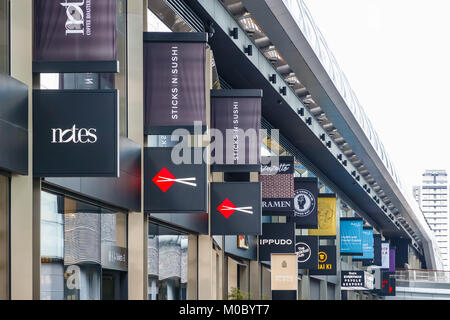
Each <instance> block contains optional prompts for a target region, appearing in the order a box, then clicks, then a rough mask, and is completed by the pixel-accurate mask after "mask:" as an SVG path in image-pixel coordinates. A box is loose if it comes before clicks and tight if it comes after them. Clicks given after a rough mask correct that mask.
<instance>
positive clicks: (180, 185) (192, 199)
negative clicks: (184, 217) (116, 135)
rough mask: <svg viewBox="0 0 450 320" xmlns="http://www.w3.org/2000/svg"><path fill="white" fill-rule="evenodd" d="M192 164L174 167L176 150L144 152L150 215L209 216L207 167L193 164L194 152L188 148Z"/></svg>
mask: <svg viewBox="0 0 450 320" xmlns="http://www.w3.org/2000/svg"><path fill="white" fill-rule="evenodd" d="M189 150H190V152H191V154H190V155H189V159H190V163H191V164H183V163H182V164H179V165H177V164H175V163H173V161H172V157H171V154H172V151H173V148H160V147H158V148H145V149H144V208H145V209H144V210H145V211H146V212H150V213H206V212H208V207H207V190H208V189H207V176H206V164H205V163H204V162H203V161H201V163H200V164H194V156H195V153H198V154H200V155H202V154H203V151H204V149H202V148H192V149H189Z"/></svg>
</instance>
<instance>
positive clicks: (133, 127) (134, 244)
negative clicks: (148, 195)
mask: <svg viewBox="0 0 450 320" xmlns="http://www.w3.org/2000/svg"><path fill="white" fill-rule="evenodd" d="M145 5H146V1H127V55H128V58H127V59H128V60H127V63H128V77H127V78H128V79H127V80H128V138H130V139H131V140H133V141H134V142H136V143H139V144H140V145H141V147H142V152H141V154H142V157H143V154H144V152H143V151H144V150H143V146H144V119H143V115H144V98H143V96H144V94H143V72H142V70H143V64H144V62H143V50H144V49H143V41H142V33H143V31H144V22H145V17H146V15H145V13H146V12H147V11H146V8H145ZM145 25H146V23H145ZM141 163H142V166H143V163H144V162H143V158H142V159H141ZM142 169H143V167H141V170H142ZM141 172H142V173H141V175H142V174H143V170H142V171H141ZM143 180H144V179H142V181H143ZM141 187H142V192H143V190H144V186H143V182H142V186H141ZM142 199H143V194H142V196H141V212H130V213H129V214H128V299H129V300H143V299H144V300H146V299H147V294H148V292H147V291H148V289H147V288H148V283H147V282H148V279H147V259H146V257H147V233H148V224H147V219H146V217H145V214H144V211H143V210H144V209H143V208H144V205H143V200H142Z"/></svg>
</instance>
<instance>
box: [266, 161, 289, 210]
mask: <svg viewBox="0 0 450 320" xmlns="http://www.w3.org/2000/svg"><path fill="white" fill-rule="evenodd" d="M263 163H267V164H263V165H262V166H261V175H260V181H261V184H262V210H263V214H264V213H265V214H267V215H292V211H293V204H294V157H291V156H281V157H277V158H275V157H263Z"/></svg>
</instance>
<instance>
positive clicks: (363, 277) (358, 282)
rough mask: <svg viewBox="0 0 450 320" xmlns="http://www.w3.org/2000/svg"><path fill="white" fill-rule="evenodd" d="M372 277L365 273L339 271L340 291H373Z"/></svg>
mask: <svg viewBox="0 0 450 320" xmlns="http://www.w3.org/2000/svg"><path fill="white" fill-rule="evenodd" d="M373 288H374V276H373V275H372V274H371V273H369V272H366V271H341V290H373Z"/></svg>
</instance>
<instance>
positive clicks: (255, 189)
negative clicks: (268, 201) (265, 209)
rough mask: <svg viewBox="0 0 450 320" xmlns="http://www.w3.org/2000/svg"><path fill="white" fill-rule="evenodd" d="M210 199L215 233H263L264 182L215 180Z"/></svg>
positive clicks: (212, 229)
mask: <svg viewBox="0 0 450 320" xmlns="http://www.w3.org/2000/svg"><path fill="white" fill-rule="evenodd" d="M181 196H183V195H181ZM210 202H211V209H210V211H209V213H210V221H211V235H236V236H238V235H261V233H262V230H261V228H262V226H261V183H259V182H226V183H220V182H213V183H211V201H210Z"/></svg>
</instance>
